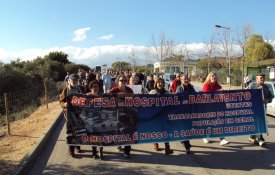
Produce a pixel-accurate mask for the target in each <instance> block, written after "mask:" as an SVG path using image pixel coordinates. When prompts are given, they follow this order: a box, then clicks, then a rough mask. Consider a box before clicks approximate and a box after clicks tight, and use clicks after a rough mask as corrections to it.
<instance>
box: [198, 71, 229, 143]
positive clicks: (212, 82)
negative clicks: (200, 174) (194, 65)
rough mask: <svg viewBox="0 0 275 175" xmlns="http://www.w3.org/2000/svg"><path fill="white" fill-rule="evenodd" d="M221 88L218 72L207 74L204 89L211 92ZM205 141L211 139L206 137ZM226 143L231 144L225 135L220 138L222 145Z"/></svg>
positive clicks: (207, 141)
mask: <svg viewBox="0 0 275 175" xmlns="http://www.w3.org/2000/svg"><path fill="white" fill-rule="evenodd" d="M219 90H222V87H221V85H219V83H218V79H217V74H216V73H215V72H210V73H209V74H208V75H207V77H206V80H205V82H204V84H203V88H202V91H203V92H211V91H219ZM203 142H204V143H209V140H208V139H206V138H204V139H203ZM226 144H229V141H227V140H226V139H225V138H224V137H222V138H220V145H222V146H223V145H226Z"/></svg>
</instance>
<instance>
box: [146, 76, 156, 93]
mask: <svg viewBox="0 0 275 175" xmlns="http://www.w3.org/2000/svg"><path fill="white" fill-rule="evenodd" d="M154 84H155V80H154V75H153V74H151V75H150V78H149V80H148V81H147V83H146V87H145V88H146V92H147V93H150V91H151V90H152V89H154Z"/></svg>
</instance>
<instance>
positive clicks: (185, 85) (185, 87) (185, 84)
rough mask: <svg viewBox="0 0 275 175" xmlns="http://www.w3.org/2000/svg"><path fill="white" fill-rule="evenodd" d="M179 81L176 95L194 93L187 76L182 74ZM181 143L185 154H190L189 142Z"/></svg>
mask: <svg viewBox="0 0 275 175" xmlns="http://www.w3.org/2000/svg"><path fill="white" fill-rule="evenodd" d="M180 80H181V85H180V86H178V87H177V90H176V93H182V92H184V93H191V92H196V91H195V89H194V86H193V85H192V84H190V78H189V77H188V75H184V74H182V75H181V77H180ZM181 143H183V144H184V147H185V152H186V154H190V153H191V151H190V148H191V146H192V145H191V144H190V141H189V140H184V141H182V142H181Z"/></svg>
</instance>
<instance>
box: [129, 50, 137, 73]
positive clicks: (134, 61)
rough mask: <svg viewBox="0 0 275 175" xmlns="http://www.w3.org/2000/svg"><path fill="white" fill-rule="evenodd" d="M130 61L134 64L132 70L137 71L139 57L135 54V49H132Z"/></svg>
mask: <svg viewBox="0 0 275 175" xmlns="http://www.w3.org/2000/svg"><path fill="white" fill-rule="evenodd" d="M128 59H129V61H130V63H132V70H133V71H136V66H137V60H138V58H137V56H136V54H135V51H134V49H132V55H130V56H128Z"/></svg>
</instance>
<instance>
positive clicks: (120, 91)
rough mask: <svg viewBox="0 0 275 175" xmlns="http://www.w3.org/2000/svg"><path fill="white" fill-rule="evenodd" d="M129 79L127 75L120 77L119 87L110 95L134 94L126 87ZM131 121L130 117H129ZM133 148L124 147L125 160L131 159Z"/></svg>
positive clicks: (112, 90)
mask: <svg viewBox="0 0 275 175" xmlns="http://www.w3.org/2000/svg"><path fill="white" fill-rule="evenodd" d="M126 84H127V78H126V76H125V75H119V76H118V86H117V87H114V88H113V89H111V90H110V94H133V90H132V89H131V88H129V87H127V86H126ZM129 119H130V117H129ZM118 150H121V146H119V147H118ZM130 152H131V146H125V147H124V153H123V156H124V157H125V158H131V154H130Z"/></svg>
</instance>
